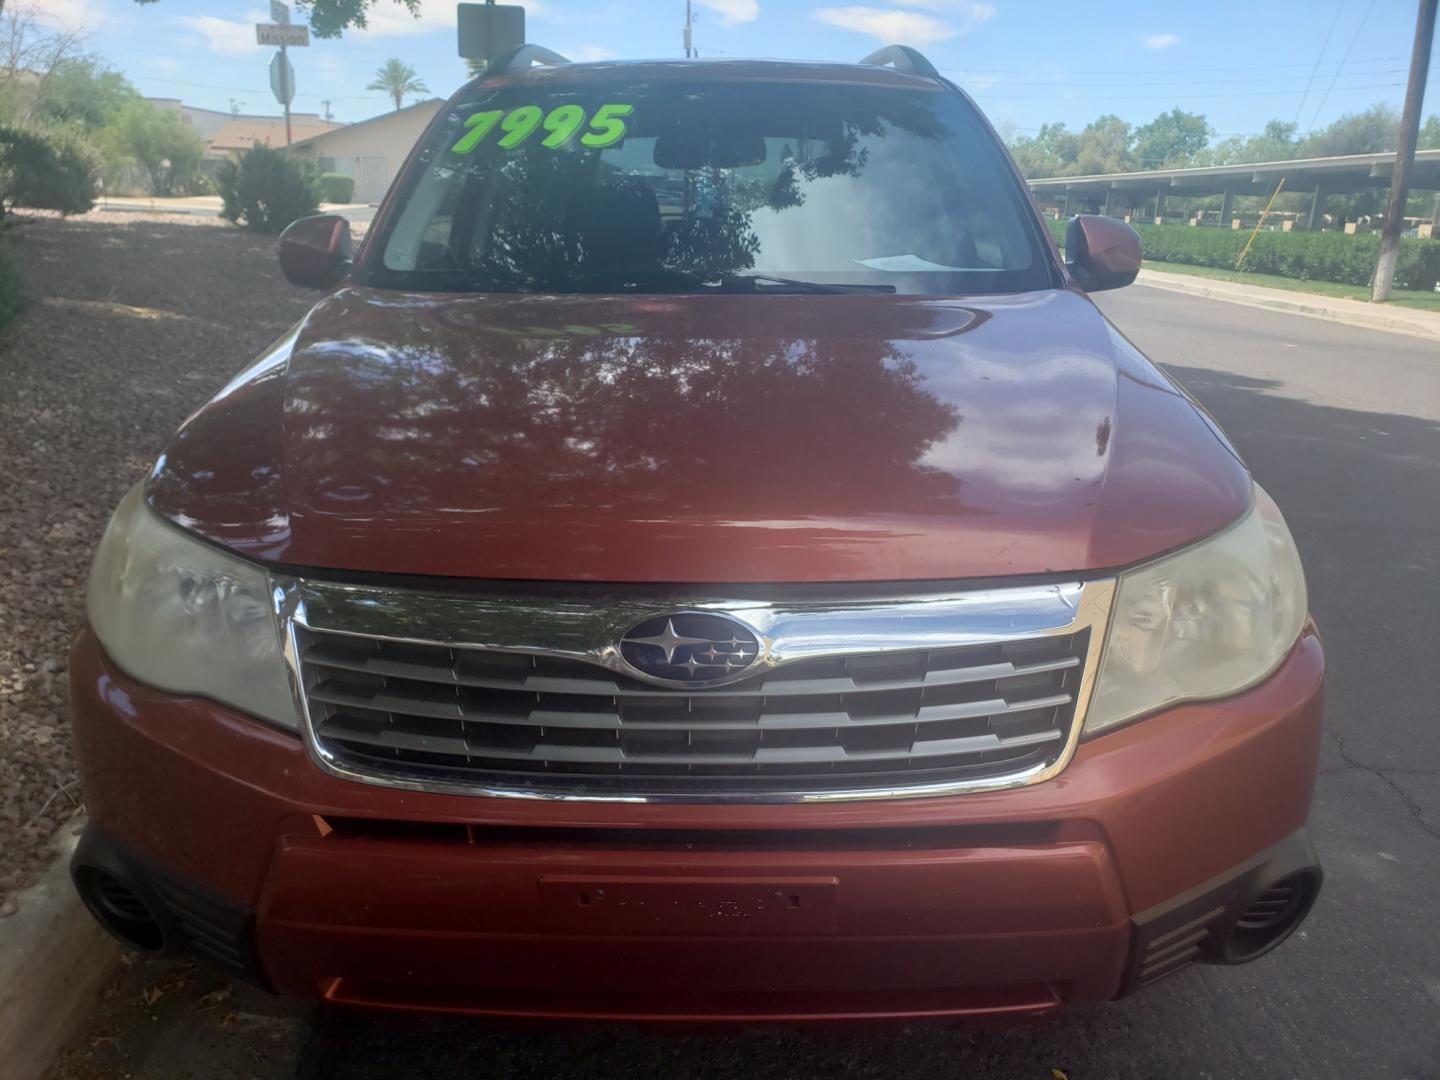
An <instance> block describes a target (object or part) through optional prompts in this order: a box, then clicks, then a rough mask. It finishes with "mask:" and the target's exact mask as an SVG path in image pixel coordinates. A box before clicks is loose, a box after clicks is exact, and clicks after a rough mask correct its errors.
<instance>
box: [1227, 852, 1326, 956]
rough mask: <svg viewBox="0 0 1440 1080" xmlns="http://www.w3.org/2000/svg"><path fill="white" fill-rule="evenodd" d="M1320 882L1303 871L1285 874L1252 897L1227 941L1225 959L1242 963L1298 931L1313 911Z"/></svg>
mask: <svg viewBox="0 0 1440 1080" xmlns="http://www.w3.org/2000/svg"><path fill="white" fill-rule="evenodd" d="M1319 890H1320V882H1319V880H1318V879H1317V878H1316V876H1315V875H1314V874H1311V873H1308V872H1301V873H1297V874H1289V875H1287V876H1286V877H1283V878H1281V879H1280V880H1279V881H1277V882H1275V883H1274V884H1273V885H1271V886H1269V887H1268V888H1266V889H1265V890H1264V891H1263V892H1261V893H1259V894H1258V895H1256V897H1255V898H1254V899H1253V900H1251V901H1250V906H1249V907H1247V908H1246V909H1245V910H1244V911H1242V912H1241V913H1240V917H1239V918H1238V919H1237V920H1235V924H1234V926H1232V927H1231V928H1230V933H1229V935H1228V936H1227V937H1226V939H1225V943H1224V960H1225V962H1226V963H1229V964H1241V963H1244V962H1245V961H1247V960H1254V959H1255V958H1256V957H1259V956H1262V955H1264V954H1265V953H1267V952H1269V951H1270V950H1271V949H1273V948H1275V946H1277V945H1279V944H1280V943H1281V942H1282V941H1284V940H1285V939H1286V938H1287V937H1289V936H1290V935H1291V933H1293V932H1294V930H1295V928H1296V927H1297V926H1299V925H1300V923H1301V921H1302V920H1304V918H1305V916H1306V915H1307V914H1308V913H1309V911H1310V906H1311V905H1312V904H1313V903H1314V902H1315V896H1316V894H1317V893H1318V892H1319Z"/></svg>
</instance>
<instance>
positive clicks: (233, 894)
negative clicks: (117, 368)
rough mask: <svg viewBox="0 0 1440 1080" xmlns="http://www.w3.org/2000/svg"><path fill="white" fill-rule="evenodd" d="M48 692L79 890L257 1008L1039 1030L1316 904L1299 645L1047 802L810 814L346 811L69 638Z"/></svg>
mask: <svg viewBox="0 0 1440 1080" xmlns="http://www.w3.org/2000/svg"><path fill="white" fill-rule="evenodd" d="M70 670H71V680H72V699H73V711H74V722H75V730H76V743H77V751H78V754H79V757H80V764H81V770H82V776H83V779H84V784H85V792H86V802H87V806H88V808H89V811H90V816H91V822H92V824H91V831H90V833H89V834H88V835H87V837H86V840H85V842H84V844H82V847H81V849H80V851H79V852H78V853H77V857H76V867H77V869H79V870H82V871H83V870H84V869H85V868H87V867H89V868H98V869H103V870H104V871H105V872H106V873H107V874H109V875H111V876H112V877H114V878H115V879H116V880H119V881H122V882H124V883H125V884H127V885H129V886H130V887H132V888H133V889H134V890H135V891H136V893H137V894H138V895H139V896H140V898H141V899H142V900H143V901H144V902H145V904H146V906H147V907H149V908H151V909H152V910H153V912H154V914H155V916H156V918H157V920H158V921H159V922H160V923H161V925H162V927H163V930H164V937H165V939H166V941H167V944H171V945H173V944H175V943H177V942H180V943H184V944H188V945H190V946H192V947H194V948H196V949H197V951H200V952H203V953H206V954H207V955H209V956H211V957H212V958H214V959H217V960H219V961H220V962H221V963H224V964H226V965H227V966H229V967H230V968H231V969H232V970H236V971H237V972H240V973H242V974H246V975H248V976H249V977H251V978H253V979H255V980H256V981H259V982H261V983H263V984H265V985H268V986H270V987H271V988H273V989H275V990H277V991H280V992H284V993H292V994H302V995H311V996H317V995H318V996H324V997H327V998H329V999H331V1000H336V1001H342V1002H350V1003H355V1004H363V1005H371V1006H381V1007H389V1008H411V1009H427V1010H428V1009H439V1010H448V1011H459V1012H473V1013H480V1014H486V1015H506V1016H526V1017H540V1016H544V1017H565V1018H592V1019H643V1020H681V1021H697V1020H728V1021H735V1020H744V1021H750V1020H767V1019H768V1020H807V1021H808V1020H818V1019H841V1018H858V1017H865V1018H882V1017H886V1018H890V1017H893V1018H910V1017H961V1016H979V1015H1017V1014H1018V1015H1034V1014H1039V1013H1043V1012H1046V1011H1048V1010H1050V1009H1053V1008H1055V1007H1056V1006H1057V1005H1059V1004H1062V1003H1067V1002H1078V1001H1100V1000H1104V999H1107V998H1111V997H1114V996H1116V995H1117V994H1120V993H1124V992H1127V991H1129V990H1131V989H1134V988H1136V987H1137V986H1139V985H1142V984H1143V983H1144V982H1146V981H1150V980H1152V979H1153V978H1156V977H1158V976H1160V975H1164V974H1168V973H1170V972H1171V971H1173V970H1178V969H1179V968H1180V967H1183V966H1184V965H1185V964H1186V963H1188V962H1189V961H1190V960H1192V959H1200V960H1205V959H1217V960H1226V959H1231V960H1233V959H1235V958H1236V956H1235V954H1234V953H1233V952H1231V953H1229V954H1227V953H1225V952H1224V951H1223V950H1222V949H1221V943H1222V942H1223V941H1225V940H1226V938H1227V935H1229V933H1230V928H1231V927H1232V926H1233V925H1234V924H1235V921H1236V920H1237V919H1238V918H1239V916H1240V914H1241V912H1242V911H1244V910H1245V909H1246V907H1247V906H1248V905H1249V904H1250V902H1251V901H1252V900H1254V899H1255V898H1256V896H1258V895H1259V894H1260V893H1262V892H1263V891H1264V890H1265V889H1266V888H1268V887H1269V886H1270V885H1272V884H1274V883H1275V882H1276V881H1277V880H1279V879H1281V878H1284V877H1287V876H1289V875H1292V874H1297V873H1298V874H1301V875H1309V878H1310V880H1312V881H1313V882H1314V883H1315V884H1318V873H1319V872H1318V867H1316V865H1315V859H1314V854H1313V851H1312V850H1311V849H1310V846H1309V843H1308V841H1307V840H1306V839H1305V836H1304V832H1303V826H1304V823H1305V818H1306V816H1307V813H1308V809H1309V804H1310V797H1311V790H1312V787H1313V782H1314V775H1315V761H1316V756H1317V753H1318V747H1319V738H1320V709H1321V706H1320V688H1321V677H1322V671H1323V657H1322V653H1321V648H1320V643H1319V639H1318V638H1317V637H1316V636H1315V634H1314V633H1313V631H1310V630H1307V632H1306V633H1305V635H1304V636H1303V637H1302V638H1301V640H1300V641H1299V642H1298V643H1297V645H1296V647H1295V650H1294V652H1293V653H1292V654H1291V656H1290V657H1289V659H1288V660H1287V661H1286V662H1285V664H1284V665H1282V667H1281V668H1280V669H1279V670H1278V671H1277V672H1276V673H1275V674H1274V675H1273V676H1272V677H1271V678H1270V679H1268V680H1267V681H1266V682H1265V683H1263V684H1262V685H1260V686H1258V687H1256V688H1254V689H1252V690H1250V691H1247V692H1246V693H1244V694H1241V695H1239V696H1237V697H1234V698H1231V699H1228V700H1226V701H1224V702H1217V703H1209V704H1204V705H1190V706H1183V707H1180V708H1176V709H1171V710H1168V711H1166V712H1165V713H1162V714H1160V715H1157V716H1154V717H1152V718H1150V719H1148V720H1145V721H1143V722H1141V723H1138V724H1134V725H1131V726H1130V727H1128V728H1125V729H1122V730H1119V731H1115V732H1112V733H1109V734H1106V735H1104V736H1103V737H1100V738H1097V739H1094V740H1092V741H1090V742H1086V743H1083V744H1081V746H1080V748H1079V750H1078V752H1077V753H1076V755H1075V758H1074V760H1073V761H1072V762H1071V764H1070V765H1069V767H1068V768H1067V769H1066V770H1065V772H1063V773H1062V774H1061V775H1060V776H1058V777H1057V778H1055V779H1053V780H1051V781H1048V782H1046V783H1042V784H1037V785H1034V786H1031V787H1026V788H1018V789H1014V790H1009V791H999V792H992V793H976V794H968V795H960V796H953V797H946V798H934V799H915V800H901V801H897V802H879V803H832V804H820V805H805V804H801V805H784V806H766V805H758V806H757V805H734V806H715V805H683V804H682V805H660V804H655V805H650V804H639V805H636V804H605V803H569V802H564V801H538V802H537V801H528V800H509V799H487V798H477V797H467V796H460V795H441V794H426V793H414V792H406V791H398V790H390V789H385V788H379V787H373V786H369V785H365V784H359V783H353V782H349V781H345V780H341V779H338V778H335V777H332V776H329V775H327V774H325V773H323V772H321V771H320V770H319V769H318V768H316V767H315V766H314V765H313V764H312V763H311V762H310V760H309V758H308V757H307V756H306V753H305V750H304V748H303V747H302V746H301V744H300V742H299V741H298V739H296V738H295V737H293V736H290V735H287V734H284V733H282V732H278V731H275V730H273V729H271V728H268V727H265V726H263V725H260V724H257V723H255V722H254V721H251V720H249V719H247V718H245V717H244V716H242V715H240V714H237V713H235V712H234V711H232V710H230V709H227V708H225V707H223V706H220V705H216V704H214V703H211V702H207V701H201V700H198V699H193V698H177V697H175V696H173V695H169V694H165V693H162V692H159V691H155V690H152V689H149V688H147V687H143V686H140V685H138V684H135V683H134V682H132V681H131V680H129V679H128V678H127V677H125V676H124V675H123V674H122V673H120V672H119V671H118V670H117V669H116V668H115V667H114V665H113V664H112V663H111V662H110V661H109V659H108V658H107V657H106V656H105V654H104V653H103V651H102V650H101V649H100V648H99V646H98V644H97V643H96V641H95V640H94V638H93V636H92V635H90V634H89V633H88V632H87V633H83V634H82V635H81V636H80V637H79V638H78V639H77V641H76V644H75V647H74V650H73V652H72V656H71V669H70ZM1310 898H1313V890H1312V891H1311V893H1310ZM1307 905H1308V901H1307ZM1300 914H1301V915H1302V916H1303V911H1302V912H1300ZM1296 921H1298V919H1297V920H1296Z"/></svg>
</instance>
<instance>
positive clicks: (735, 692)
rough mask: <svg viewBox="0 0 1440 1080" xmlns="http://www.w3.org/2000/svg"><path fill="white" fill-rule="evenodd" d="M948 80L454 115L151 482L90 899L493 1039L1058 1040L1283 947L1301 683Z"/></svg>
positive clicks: (1310, 774)
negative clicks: (925, 1026) (932, 1023)
mask: <svg viewBox="0 0 1440 1080" xmlns="http://www.w3.org/2000/svg"><path fill="white" fill-rule="evenodd" d="M1066 251H1067V257H1068V259H1069V262H1068V263H1066V262H1062V261H1061V258H1060V256H1059V253H1058V252H1057V250H1056V248H1055V246H1054V245H1053V244H1052V242H1051V241H1050V238H1049V235H1048V233H1047V230H1046V228H1045V225H1044V223H1043V221H1042V219H1041V217H1040V215H1039V213H1038V212H1037V210H1036V208H1035V207H1034V205H1033V204H1032V202H1031V200H1030V198H1029V196H1028V194H1027V192H1026V188H1025V186H1024V183H1023V182H1022V180H1021V178H1020V177H1019V176H1018V175H1017V173H1016V171H1015V168H1014V166H1013V165H1012V164H1011V162H1010V160H1009V159H1008V157H1007V156H1006V153H1005V151H1004V149H1003V147H1002V145H1001V143H1000V142H999V140H998V139H997V138H996V135H995V133H994V132H993V131H992V130H991V129H990V128H989V127H988V126H987V124H986V123H985V121H984V120H983V119H982V117H981V116H980V115H979V113H978V112H977V110H976V108H975V106H974V105H973V104H972V103H971V102H970V100H969V99H968V98H967V97H966V96H965V95H964V94H963V93H961V92H960V91H959V90H958V89H957V88H956V87H955V86H954V85H952V84H951V83H950V82H948V81H947V80H946V79H944V78H942V77H941V76H940V75H939V74H938V73H937V72H936V70H935V69H934V68H933V67H932V66H931V65H930V64H929V63H928V62H927V61H926V60H925V58H924V57H922V56H921V55H920V54H918V53H916V52H914V51H913V50H910V49H906V48H902V47H892V48H890V49H886V50H882V51H881V52H880V53H877V54H876V55H875V56H873V57H870V58H868V60H867V61H866V62H863V63H860V64H855V65H846V64H828V63H827V64H810V63H768V62H767V63H760V62H747V63H739V62H714V61H703V62H669V61H667V62H653V63H594V64H569V63H565V62H563V59H562V58H560V57H558V56H555V55H554V54H552V53H548V52H547V51H545V50H543V49H539V48H537V47H535V46H524V47H521V48H520V49H519V50H517V51H515V52H513V53H511V54H510V55H509V56H508V57H506V58H505V59H503V60H501V61H500V62H498V63H496V64H495V65H493V66H492V68H491V69H490V72H489V74H487V75H486V76H485V77H483V78H480V79H478V80H476V81H474V82H472V83H470V84H469V85H467V86H466V87H465V88H464V89H462V90H461V91H460V92H459V93H458V94H456V95H455V97H454V98H453V99H451V101H450V102H449V103H448V104H447V105H446V106H445V108H444V109H442V110H441V112H440V113H439V114H438V116H437V117H436V119H435V121H434V123H433V124H432V125H431V127H430V129H429V131H428V132H427V133H426V134H425V135H424V136H423V137H422V139H421V140H420V143H419V145H418V146H417V148H416V149H415V151H414V152H413V155H412V158H411V160H410V162H409V163H408V165H407V166H406V168H405V170H404V171H403V173H402V174H401V175H400V176H399V177H398V179H397V180H396V183H395V186H394V189H393V190H392V191H391V192H390V195H389V197H388V198H387V200H386V201H385V204H384V205H383V207H382V208H381V210H380V212H379V214H378V216H377V217H376V219H375V221H374V223H373V226H372V227H371V229H370V230H369V232H368V235H367V236H366V237H365V240H364V242H363V243H362V244H360V245H359V246H358V248H357V249H356V250H355V251H354V253H353V256H352V252H351V248H350V234H349V226H348V224H347V223H346V222H345V221H343V220H342V219H340V218H336V217H319V218H310V219H305V220H303V221H300V222H297V223H296V224H295V225H293V226H292V227H291V228H290V230H288V232H287V234H286V235H285V237H284V238H282V243H281V261H282V265H283V267H284V269H285V272H286V274H287V275H288V276H289V277H290V278H291V280H293V281H297V282H299V283H303V284H308V285H315V286H320V287H322V288H326V289H328V290H330V291H329V293H328V295H326V296H325V298H324V299H322V300H321V301H320V302H319V303H318V304H317V305H316V306H315V307H314V309H313V310H312V311H311V312H310V313H309V314H308V315H307V316H306V317H305V318H304V319H303V320H302V321H301V322H300V323H299V324H298V325H296V326H295V327H294V328H293V329H292V330H291V331H290V332H289V333H288V334H286V335H285V336H284V337H283V338H282V339H281V340H279V341H277V342H276V343H275V344H274V346H273V347H272V348H270V349H269V351H267V352H266V353H265V355H264V356H262V357H261V358H260V359H259V360H258V361H256V362H255V363H254V364H253V365H252V366H251V367H249V368H248V369H246V370H245V371H244V372H242V373H241V374H239V375H238V376H237V377H236V378H235V380H234V381H233V382H232V383H231V384H230V385H228V386H226V387H225V388H224V389H223V390H221V391H220V392H219V393H218V394H217V395H216V396H215V397H214V398H213V399H211V400H210V402H209V403H207V404H206V405H204V406H203V407H202V408H201V409H200V410H199V411H198V412H196V413H195V414H194V415H193V416H192V417H191V418H190V419H189V420H188V421H187V422H186V423H185V425H184V426H183V427H182V428H181V429H180V430H179V431H178V432H177V433H176V435H175V436H174V438H173V439H172V440H171V442H170V444H169V445H168V446H167V447H166V449H165V451H164V453H163V454H162V455H161V457H160V459H159V461H158V462H156V464H155V467H154V469H153V470H152V472H151V473H150V475H149V477H148V478H147V479H146V480H145V481H144V483H142V484H140V485H139V486H137V487H136V488H135V489H134V490H133V491H132V492H131V493H130V494H129V495H128V496H126V498H125V499H124V501H123V502H122V503H121V504H120V507H119V509H118V510H117V511H116V513H115V516H114V518H113V520H112V522H111V524H110V526H109V529H108V531H107V532H106V534H105V537H104V539H103V541H102V542H101V544H100V549H99V552H98V554H97V556H96V559H95V566H94V570H93V573H92V576H91V579H90V584H89V594H88V627H87V628H86V629H85V630H84V631H83V632H82V633H81V634H80V636H79V637H78V639H77V640H76V643H75V647H74V654H73V658H72V661H73V662H72V665H71V673H72V675H71V677H72V680H73V691H74V714H75V717H74V722H75V731H76V737H77V740H78V749H79V754H80V759H81V766H82V770H83V775H84V783H85V790H86V804H87V806H88V807H89V811H90V815H91V817H90V825H89V828H88V831H87V832H86V834H85V837H84V839H83V842H82V844H81V846H80V849H79V850H78V852H77V854H76V856H75V861H74V876H75V882H76V885H77V887H78V888H79V890H80V892H81V894H82V896H83V897H84V898H85V901H86V902H87V904H89V906H90V908H91V910H92V911H93V912H94V913H95V915H96V917H97V918H98V919H99V920H100V921H101V922H102V923H104V924H105V926H106V927H107V928H109V929H110V930H111V931H113V932H114V933H115V934H116V935H118V936H119V937H120V938H121V939H123V940H124V941H127V942H129V943H131V944H133V945H136V946H139V947H141V948H146V949H155V950H161V949H165V950H170V949H189V950H193V951H195V952H197V953H200V954H202V955H204V956H206V957H209V958H210V959H212V960H214V961H218V962H219V963H220V964H222V965H224V966H225V967H226V968H228V969H230V970H231V971H233V972H234V973H236V974H238V975H241V976H243V977H245V978H248V979H251V980H254V981H255V982H257V983H260V984H262V985H264V986H267V987H270V988H272V989H274V990H276V991H279V992H282V993H288V994H302V995H319V996H323V997H325V998H327V999H329V1000H331V1001H335V1002H345V1003H352V1004H358V1005H366V1006H374V1007H386V1008H396V1009H434V1010H449V1011H456V1012H469V1013H476V1014H487V1015H494V1016H524V1017H557V1018H560V1017H564V1018H612V1019H640V1020H675V1021H685V1022H693V1021H697V1020H719V1021H740V1020H743V1021H754V1020H782V1019H783V1020H824V1019H854V1018H912V1017H941V1018H960V1017H979V1016H1000V1015H1011V1016H1030V1015H1037V1014H1042V1013H1045V1012H1047V1011H1050V1010H1053V1009H1055V1008H1057V1007H1058V1006H1060V1005H1063V1004H1065V1003H1069V1002H1084V1001H1099V1000H1103V999H1108V998H1113V997H1116V996H1117V995H1121V994H1126V993H1129V992H1131V991H1133V990H1135V989H1137V988H1139V987H1142V986H1144V985H1146V984H1147V983H1150V982H1152V981H1153V980H1155V979H1157V978H1160V977H1161V976H1164V975H1167V974H1169V973H1171V972H1174V971H1177V970H1179V969H1180V968H1183V967H1184V966H1186V965H1187V964H1189V963H1192V962H1201V963H1222V964H1229V963H1239V962H1241V961H1245V960H1250V959H1253V958H1255V957H1257V956H1259V955H1261V954H1262V953H1264V952H1266V951H1267V950H1268V949H1270V948H1271V947H1273V946H1274V945H1276V944H1277V943H1278V942H1280V941H1281V940H1283V939H1284V938H1285V937H1286V936H1287V935H1288V934H1289V933H1290V932H1291V931H1292V930H1293V929H1294V928H1295V927H1296V926H1297V925H1298V924H1299V923H1300V921H1301V920H1302V919H1303V918H1304V916H1305V915H1306V913H1307V911H1308V910H1309V909H1310V906H1311V904H1312V902H1313V901H1314V899H1315V896H1316V893H1317V891H1318V889H1319V886H1320V877H1321V875H1320V869H1319V866H1318V864H1317V861H1316V858H1315V854H1314V851H1313V849H1312V847H1311V844H1310V842H1309V840H1308V839H1307V836H1306V833H1305V820H1306V815H1307V812H1308V809H1309V805H1310V797H1311V788H1312V785H1313V781H1314V775H1315V761H1316V754H1317V746H1318V742H1319V738H1320V711H1321V706H1320V691H1321V676H1322V669H1323V659H1322V654H1321V647H1320V641H1319V639H1318V637H1317V636H1316V633H1315V629H1314V627H1313V625H1312V624H1311V622H1310V621H1309V619H1308V615H1307V604H1306V594H1305V582H1304V577H1303V573H1302V570H1301V567H1300V562H1299V559H1298V558H1297V555H1296V551H1295V546H1294V544H1293V542H1292V540H1291V537H1290V533H1289V532H1288V530H1287V529H1286V526H1285V523H1284V521H1283V519H1282V518H1281V516H1280V512H1279V511H1278V510H1277V509H1276V507H1275V504H1274V503H1273V502H1272V501H1271V500H1270V498H1269V497H1268V496H1267V495H1266V494H1265V493H1264V492H1263V491H1262V490H1260V489H1259V488H1258V487H1257V486H1256V485H1255V484H1254V482H1253V481H1252V480H1251V478H1250V475H1249V473H1248V472H1247V471H1246V469H1245V466H1244V465H1243V463H1242V462H1241V461H1240V460H1239V458H1238V457H1237V456H1236V453H1235V450H1234V449H1233V447H1232V446H1231V445H1230V443H1229V442H1228V441H1227V440H1226V438H1225V436H1224V435H1223V434H1222V433H1221V432H1220V431H1219V430H1218V429H1217V428H1216V426H1215V424H1214V423H1213V422H1212V421H1211V420H1210V419H1209V417H1208V416H1206V414H1205V413H1204V412H1203V411H1201V409H1200V408H1199V407H1197V405H1196V404H1195V402H1194V401H1192V400H1191V398H1190V397H1188V396H1187V395H1186V393H1185V392H1184V391H1183V390H1182V389H1181V388H1180V387H1178V386H1177V385H1176V384H1175V383H1174V382H1172V381H1171V380H1170V379H1169V378H1167V377H1166V376H1165V375H1164V374H1163V373H1161V372H1160V371H1159V370H1157V368H1156V367H1155V366H1153V365H1152V364H1151V363H1149V362H1148V361H1147V360H1146V359H1145V357H1143V356H1142V355H1140V354H1139V353H1138V352H1137V351H1136V349H1135V348H1134V347H1133V346H1132V345H1131V344H1130V343H1129V342H1128V341H1126V340H1125V339H1124V338H1123V337H1122V336H1121V335H1120V334H1119V333H1117V332H1116V331H1115V329H1114V328H1113V327H1111V326H1110V325H1109V324H1108V323H1107V322H1106V320H1105V319H1104V318H1103V317H1102V316H1101V315H1100V313H1099V312H1098V311H1097V310H1096V308H1095V306H1094V305H1093V304H1092V303H1091V302H1090V300H1089V299H1088V298H1087V296H1086V291H1087V290H1090V291H1093V290H1097V289H1105V288H1112V287H1115V286H1119V285H1125V284H1128V283H1129V282H1130V281H1131V280H1132V279H1133V278H1134V276H1135V273H1136V271H1137V269H1138V266H1139V248H1138V243H1137V241H1136V238H1135V235H1134V233H1133V232H1132V231H1131V230H1129V229H1128V227H1126V226H1124V225H1122V224H1120V223H1119V222H1114V221H1110V220H1108V219H1105V218H1087V217H1081V218H1077V219H1075V220H1073V221H1072V222H1071V223H1070V226H1069V234H1068V240H1067V244H1066Z"/></svg>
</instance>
